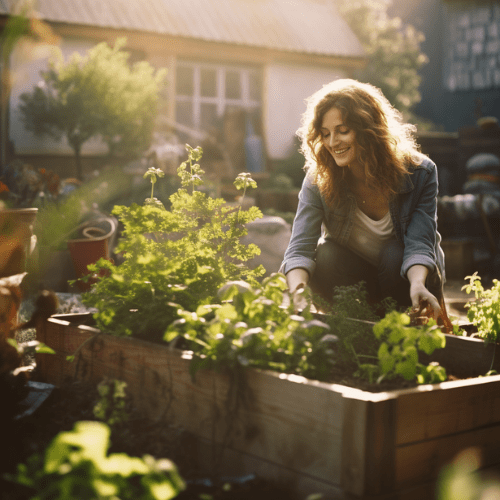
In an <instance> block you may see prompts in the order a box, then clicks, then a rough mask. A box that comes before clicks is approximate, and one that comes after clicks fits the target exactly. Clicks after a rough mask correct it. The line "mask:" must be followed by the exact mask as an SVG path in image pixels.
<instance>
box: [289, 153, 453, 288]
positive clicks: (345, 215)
mask: <svg viewBox="0 0 500 500" xmlns="http://www.w3.org/2000/svg"><path fill="white" fill-rule="evenodd" d="M437 194H438V178H437V169H436V165H435V164H434V163H433V162H432V161H431V160H430V159H429V158H427V157H423V159H422V163H421V164H420V165H418V166H417V167H415V168H412V169H411V170H410V172H409V173H408V174H406V175H405V178H404V182H403V183H402V186H401V187H400V189H399V191H398V193H397V194H396V195H395V196H393V197H392V198H391V200H390V202H389V211H390V214H391V219H392V223H393V225H394V232H395V236H396V239H397V240H398V241H399V242H400V243H401V244H402V245H403V246H404V254H403V264H402V266H401V276H402V277H403V278H406V273H407V271H408V269H409V268H410V267H411V266H413V265H415V264H422V265H424V266H426V267H427V268H428V269H429V271H430V273H433V272H434V271H435V270H436V269H438V270H439V272H440V274H441V276H442V279H443V282H444V253H443V250H442V249H441V245H440V243H441V235H440V234H439V233H438V232H437ZM355 209H356V199H355V198H354V195H353V194H352V193H351V192H350V191H349V189H348V188H347V186H346V191H345V196H344V197H343V199H342V201H341V204H340V205H339V206H337V207H336V208H334V209H332V208H330V207H329V206H327V204H326V203H325V200H324V199H323V197H322V196H321V195H320V192H319V189H318V186H317V185H316V184H314V183H313V181H312V179H311V176H310V175H306V177H305V179H304V182H303V184H302V189H301V190H300V193H299V205H298V208H297V214H296V216H295V220H294V223H293V228H292V236H291V238H290V243H289V244H288V248H287V250H286V251H285V255H284V259H283V263H282V264H281V268H280V271H281V272H283V273H285V274H286V273H287V272H288V271H290V270H292V269H295V268H298V267H301V268H303V269H306V270H307V271H308V272H309V275H310V276H312V274H313V273H314V269H315V266H316V263H315V254H316V246H317V244H318V240H319V238H320V237H321V236H323V237H325V238H330V239H332V240H334V241H336V242H338V243H340V244H341V245H347V241H348V240H349V236H350V234H351V230H352V227H353V220H354V213H355Z"/></svg>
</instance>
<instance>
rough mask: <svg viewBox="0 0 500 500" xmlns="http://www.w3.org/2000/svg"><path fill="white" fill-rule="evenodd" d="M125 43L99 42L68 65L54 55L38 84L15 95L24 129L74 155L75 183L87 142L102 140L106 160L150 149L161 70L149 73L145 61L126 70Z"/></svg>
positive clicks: (58, 56)
mask: <svg viewBox="0 0 500 500" xmlns="http://www.w3.org/2000/svg"><path fill="white" fill-rule="evenodd" d="M125 43H126V39H125V38H119V39H117V40H116V43H115V45H114V47H110V46H108V44H107V43H106V42H102V43H99V44H98V45H96V46H95V47H93V48H92V49H90V50H89V51H88V52H87V53H86V54H85V55H84V56H82V55H80V54H79V53H77V52H75V53H73V55H72V56H71V57H70V58H69V60H68V61H65V60H64V58H63V56H62V52H61V51H60V50H56V51H55V55H54V58H53V59H52V60H51V61H50V62H49V69H48V70H47V71H42V72H41V76H42V80H41V81H40V83H39V84H38V85H37V86H36V87H35V88H34V89H33V91H32V92H28V93H24V94H22V95H21V103H20V105H19V109H20V111H21V116H22V119H23V123H24V126H25V127H26V129H27V130H29V131H31V132H33V133H35V134H36V135H41V136H49V137H53V138H54V139H56V140H60V139H61V138H63V137H65V138H66V139H67V141H68V143H69V145H70V146H71V148H72V149H73V151H74V152H75V160H76V168H77V176H78V178H79V179H81V178H82V165H81V151H82V146H83V145H84V144H85V142H87V141H88V140H89V139H91V138H94V137H100V138H102V140H104V142H105V143H106V144H107V145H108V148H109V153H110V155H113V154H115V153H116V152H117V151H118V150H119V151H120V153H122V154H132V155H133V154H137V152H140V151H142V150H143V149H146V148H147V147H148V146H149V144H150V141H151V135H152V132H153V127H154V122H155V117H156V114H157V112H158V100H159V93H160V90H161V87H162V85H163V84H164V80H165V74H166V70H165V69H160V70H157V71H155V69H154V68H153V67H152V66H151V65H150V64H149V63H148V62H147V61H140V62H138V63H135V64H134V65H130V64H129V63H128V58H129V55H130V54H129V53H128V52H126V51H124V50H122V47H123V46H124V45H125Z"/></svg>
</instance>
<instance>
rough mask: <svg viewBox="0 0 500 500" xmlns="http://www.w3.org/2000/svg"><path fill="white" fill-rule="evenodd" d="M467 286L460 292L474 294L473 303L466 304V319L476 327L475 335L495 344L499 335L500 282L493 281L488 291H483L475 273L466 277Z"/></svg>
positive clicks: (479, 278)
mask: <svg viewBox="0 0 500 500" xmlns="http://www.w3.org/2000/svg"><path fill="white" fill-rule="evenodd" d="M465 279H468V280H469V284H468V285H465V286H464V287H463V288H462V290H464V289H465V291H466V292H467V293H468V294H470V293H471V292H474V295H475V301H471V302H468V303H467V304H466V305H465V307H467V308H468V311H467V318H468V319H469V321H470V322H471V323H472V324H474V325H476V327H477V335H478V336H479V337H481V338H483V339H484V340H485V341H487V342H497V341H498V336H499V334H500V281H498V280H497V279H494V280H493V285H492V287H491V288H489V289H484V287H483V284H482V283H481V277H480V276H478V274H477V272H476V273H474V274H473V275H472V276H467V277H466V278H465Z"/></svg>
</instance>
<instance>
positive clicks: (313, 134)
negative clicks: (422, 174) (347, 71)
mask: <svg viewBox="0 0 500 500" xmlns="http://www.w3.org/2000/svg"><path fill="white" fill-rule="evenodd" d="M332 108H337V109H338V110H339V111H340V113H341V115H342V119H343V122H344V124H345V125H346V126H347V127H349V128H350V129H352V130H353V131H354V132H355V138H356V144H357V148H356V150H357V159H358V161H359V162H360V164H361V165H364V169H365V175H366V180H367V183H368V185H369V186H371V187H373V188H376V189H378V190H380V192H382V193H384V194H385V195H386V196H387V197H390V196H391V195H393V194H395V193H396V192H397V190H398V187H399V185H400V183H401V181H402V179H403V176H404V175H405V174H406V173H408V172H409V169H410V167H411V166H412V165H418V164H419V163H420V162H421V159H422V154H421V153H420V152H419V148H418V146H417V144H416V141H415V131H416V127H415V126H414V125H411V124H409V123H404V121H403V117H402V115H401V113H400V112H399V111H398V110H397V109H395V108H394V107H393V106H392V105H391V104H390V103H389V101H388V100H387V99H386V98H385V96H384V95H383V94H382V92H381V91H380V90H379V89H378V88H377V87H374V86H373V85H370V84H367V83H361V82H359V81H357V80H351V79H340V80H335V81H333V82H331V83H329V84H327V85H325V86H324V87H323V88H322V89H320V90H318V91H317V92H315V93H314V94H313V95H312V96H311V97H309V98H308V99H307V108H306V111H305V112H304V114H303V115H302V126H301V127H300V128H299V129H298V130H297V135H298V137H299V138H300V139H301V151H302V154H303V155H304V157H305V159H306V164H305V169H306V171H307V172H308V173H310V174H312V175H313V176H314V181H315V182H316V184H317V185H318V187H319V189H320V192H321V194H322V195H323V197H324V198H325V200H326V202H327V203H328V204H329V205H331V206H333V205H335V204H337V203H338V201H339V199H340V198H341V193H342V191H343V190H342V182H341V181H342V178H343V175H344V173H345V170H344V169H343V168H341V167H339V166H338V165H337V164H336V162H335V160H334V158H333V156H332V155H331V154H330V153H329V152H328V150H327V149H326V147H325V146H324V144H323V141H322V135H321V127H322V123H323V117H324V116H325V113H327V112H328V111H329V110H330V109H332Z"/></svg>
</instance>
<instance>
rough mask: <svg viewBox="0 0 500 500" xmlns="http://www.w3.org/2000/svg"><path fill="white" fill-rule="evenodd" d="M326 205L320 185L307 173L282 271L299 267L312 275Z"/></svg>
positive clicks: (285, 271)
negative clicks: (320, 191) (324, 205)
mask: <svg viewBox="0 0 500 500" xmlns="http://www.w3.org/2000/svg"><path fill="white" fill-rule="evenodd" d="M323 217H324V207H323V202H322V199H321V195H320V193H319V189H318V186H316V185H315V184H313V182H312V180H311V179H310V177H309V176H308V175H306V177H305V179H304V182H303V183H302V189H301V190H300V193H299V204H298V207H297V213H296V215H295V219H294V221H293V227H292V236H291V238H290V243H289V244H288V247H287V249H286V251H285V255H284V258H283V263H282V264H281V267H280V272H282V273H285V274H286V273H287V272H288V271H291V270H292V269H296V268H298V267H300V268H303V269H306V270H307V272H308V273H309V275H310V276H312V274H313V272H314V269H315V267H316V262H315V256H316V247H317V245H318V240H319V238H320V237H321V224H322V222H323Z"/></svg>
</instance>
